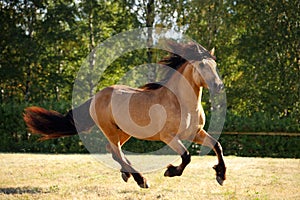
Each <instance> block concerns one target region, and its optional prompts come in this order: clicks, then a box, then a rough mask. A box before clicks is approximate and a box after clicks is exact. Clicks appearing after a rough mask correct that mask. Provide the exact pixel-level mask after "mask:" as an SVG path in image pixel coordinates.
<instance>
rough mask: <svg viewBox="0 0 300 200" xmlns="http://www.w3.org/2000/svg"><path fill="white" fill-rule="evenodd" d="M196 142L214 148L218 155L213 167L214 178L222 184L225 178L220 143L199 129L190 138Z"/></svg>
mask: <svg viewBox="0 0 300 200" xmlns="http://www.w3.org/2000/svg"><path fill="white" fill-rule="evenodd" d="M192 141H193V142H195V143H197V144H201V145H204V146H207V147H210V148H211V149H213V150H214V152H215V153H216V155H217V157H218V164H217V165H215V166H214V167H213V169H215V170H216V179H217V181H218V183H219V184H220V185H223V182H224V180H225V179H226V166H225V162H224V158H223V150H222V146H221V144H220V143H219V142H218V141H217V140H216V139H214V138H213V137H211V136H210V135H209V134H208V133H207V132H206V131H205V130H203V129H201V130H200V131H199V132H198V133H197V134H196V136H195V138H194V139H193V140H192Z"/></svg>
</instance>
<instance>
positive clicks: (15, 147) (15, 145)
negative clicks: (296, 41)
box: [0, 102, 300, 158]
mask: <svg viewBox="0 0 300 200" xmlns="http://www.w3.org/2000/svg"><path fill="white" fill-rule="evenodd" d="M38 105H39V106H42V107H45V108H47V109H52V110H56V111H58V112H61V113H66V112H67V111H68V110H69V108H70V107H71V105H70V104H69V103H68V102H44V103H40V104H38ZM27 106H29V105H28V104H16V103H7V104H1V107H0V120H1V124H0V151H1V152H43V153H75V152H76V153H86V152H88V151H87V150H86V148H85V147H84V145H83V143H82V141H81V140H80V138H79V136H72V137H68V138H59V139H55V140H49V141H43V142H41V141H38V140H37V139H38V136H35V135H30V134H28V133H27V131H26V127H25V123H24V121H23V116H22V115H23V111H24V108H25V107H27ZM209 118H210V117H209V116H207V120H208V122H207V124H209ZM223 130H224V131H236V132H244V131H247V132H261V131H266V132H272V131H273V132H300V128H299V123H297V122H296V121H295V120H294V119H293V118H289V117H285V118H276V117H272V116H270V115H269V114H266V113H255V114H254V115H252V116H248V117H245V116H238V115H235V114H232V113H230V112H228V113H227V116H226V122H225V125H224V129H223ZM93 134H100V133H96V132H95V133H93ZM100 140H101V141H97V142H96V143H97V144H94V145H93V147H92V148H93V151H95V152H101V153H104V152H106V150H105V149H104V148H103V146H104V145H105V143H106V141H105V139H101V138H100ZM299 140H300V138H299V137H288V136H255V135H224V134H222V135H221V137H220V138H219V141H220V143H221V144H222V146H223V149H224V154H225V155H237V156H262V157H264V156H269V157H292V158H300V152H299V149H300V141H299ZM99 143H101V145H98V144H99ZM100 146H101V148H100ZM162 146H164V144H163V143H162V142H148V141H141V140H137V139H133V138H132V139H130V140H129V141H128V143H126V145H125V146H124V150H126V151H130V152H145V153H147V152H153V151H155V150H158V149H160V148H161V147H162ZM98 147H99V148H100V149H98ZM189 150H190V152H191V153H192V154H197V153H199V150H200V146H199V145H190V147H189ZM166 152H168V150H166ZM211 154H213V152H211Z"/></svg>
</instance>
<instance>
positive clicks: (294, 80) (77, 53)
mask: <svg viewBox="0 0 300 200" xmlns="http://www.w3.org/2000/svg"><path fill="white" fill-rule="evenodd" d="M298 10H300V3H299V1H291V0H282V1H272V0H265V1H250V0H229V1H223V0H201V1H198V0H187V1H183V0H176V1H166V0H139V1H133V0H125V1H121V0H114V1H106V0H91V1H87V0H81V1H77V0H76V1H75V0H61V1H53V0H42V1H35V0H24V1H23V0H22V1H21V0H19V1H9V0H0V50H1V54H0V78H1V79H0V104H1V112H0V114H1V116H0V119H1V121H0V123H1V124H0V151H17V152H20V151H24V152H86V150H85V148H84V146H83V144H82V143H81V141H80V140H79V138H78V136H77V137H73V138H64V139H58V140H53V141H46V142H39V141H36V137H34V136H32V135H30V134H29V133H27V131H26V128H25V125H24V122H23V120H22V113H23V109H24V108H25V107H26V106H29V105H38V106H43V107H46V108H48V109H49V108H50V109H53V110H57V111H60V112H62V113H64V112H66V111H67V110H68V109H70V107H71V99H72V87H73V83H74V79H75V77H76V73H77V71H78V69H79V68H80V66H81V64H82V62H83V60H84V59H85V58H86V57H87V56H88V55H89V52H91V51H92V49H93V48H95V47H96V45H97V44H99V43H100V42H102V41H104V40H105V39H107V38H109V37H111V36H113V35H115V34H117V33H119V32H122V31H126V30H130V29H133V28H140V27H145V26H150V27H167V28H173V29H177V30H180V31H182V32H183V33H185V34H186V35H188V36H190V37H191V38H193V39H194V40H196V41H197V42H199V43H200V44H202V45H203V46H205V47H207V49H210V48H212V47H216V54H217V62H218V68H219V70H220V74H221V76H222V78H223V80H224V83H225V85H226V93H227V106H228V108H227V117H226V123H225V126H224V130H225V131H241V132H245V131H249V132H259V131H266V132H272V131H274V132H300V121H299V119H300V81H299V80H300V43H299V39H300V38H299V36H300V24H299V22H300V15H299V12H298ZM134 53H136V54H132V53H131V55H128V56H127V57H124V58H123V57H122V58H120V59H118V60H116V61H115V62H114V63H113V64H112V66H111V67H110V68H109V70H107V71H106V73H105V76H104V77H103V78H102V79H103V80H101V84H100V85H98V86H95V85H93V84H92V83H90V84H89V87H90V88H87V90H88V91H90V95H92V94H93V88H95V87H98V88H103V87H104V86H107V85H111V84H114V83H116V82H118V81H119V78H120V75H122V74H123V73H126V71H128V69H130V67H132V66H134V65H139V64H144V63H147V61H149V59H152V60H151V61H157V60H156V59H159V58H160V57H161V52H159V53H157V52H154V51H152V52H150V53H149V52H146V53H145V52H134ZM137 55H138V56H137ZM89 59H93V57H90V58H89ZM90 67H91V68H93V67H94V66H93V64H92V62H91V63H90ZM203 101H204V102H205V105H206V106H207V105H208V104H209V103H208V95H207V93H206V94H204V99H203ZM207 107H208V106H207ZM206 110H209V109H208V108H206ZM207 114H208V115H209V112H208V113H207ZM208 119H209V117H208ZM220 140H221V142H222V143H223V146H224V149H225V150H227V153H229V154H236V155H248V156H249V155H250V156H284V157H288V156H291V157H299V153H298V152H297V149H299V146H300V145H299V139H298V138H297V137H292V138H289V137H278V136H272V137H271V136H259V137H256V136H230V135H226V136H222V137H221V138H220ZM129 143H131V145H130V144H128V145H127V146H125V148H135V150H136V151H138V150H141V149H142V148H144V147H143V146H145V145H144V144H146V143H141V142H137V141H130V142H129ZM147 144H148V143H147ZM149 145H150V147H149ZM149 145H147V147H149V148H158V147H159V146H160V144H159V143H153V145H152V146H151V144H149ZM249 145H250V146H249ZM130 146H133V147H130ZM194 150H195V151H196V149H194ZM194 150H193V151H194ZM289 150H290V151H289ZM142 151H144V150H142Z"/></svg>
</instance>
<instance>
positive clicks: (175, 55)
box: [140, 41, 215, 90]
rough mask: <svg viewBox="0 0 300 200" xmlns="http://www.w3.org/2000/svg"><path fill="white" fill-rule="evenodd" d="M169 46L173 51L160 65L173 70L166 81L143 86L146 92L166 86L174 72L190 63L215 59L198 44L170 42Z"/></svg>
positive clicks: (167, 75)
mask: <svg viewBox="0 0 300 200" xmlns="http://www.w3.org/2000/svg"><path fill="white" fill-rule="evenodd" d="M168 46H169V48H170V49H171V50H170V51H169V53H170V55H168V56H166V57H164V58H163V59H161V60H160V61H159V62H158V64H161V65H165V66H168V67H170V68H171V69H173V70H169V72H168V73H167V74H166V77H165V79H163V80H162V81H160V82H154V83H147V84H145V85H143V86H141V87H140V88H141V89H144V90H156V89H159V88H161V87H162V86H164V84H165V83H166V82H167V81H168V80H169V79H170V77H171V76H172V74H173V73H174V70H178V69H179V68H180V67H181V66H182V65H183V64H185V63H186V62H190V61H197V60H198V61H200V60H203V59H206V58H212V59H215V57H214V56H212V55H211V54H210V53H209V51H207V50H206V49H205V48H204V47H202V46H201V45H199V44H197V43H188V44H179V43H176V42H172V41H169V42H168Z"/></svg>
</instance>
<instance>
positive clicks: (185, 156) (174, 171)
mask: <svg viewBox="0 0 300 200" xmlns="http://www.w3.org/2000/svg"><path fill="white" fill-rule="evenodd" d="M164 142H165V143H166V144H167V145H168V146H170V147H171V148H172V149H173V150H174V151H176V152H177V153H178V154H179V155H181V159H182V162H181V164H180V165H179V166H173V165H171V164H170V165H169V166H168V169H167V170H166V172H165V174H164V176H168V177H173V176H181V174H182V172H183V170H184V169H185V167H186V166H187V165H188V164H189V163H190V162H191V155H190V154H189V152H188V150H187V149H186V148H185V146H184V145H183V144H182V142H181V141H180V140H179V139H178V137H176V136H175V137H174V138H172V139H170V140H164Z"/></svg>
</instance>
